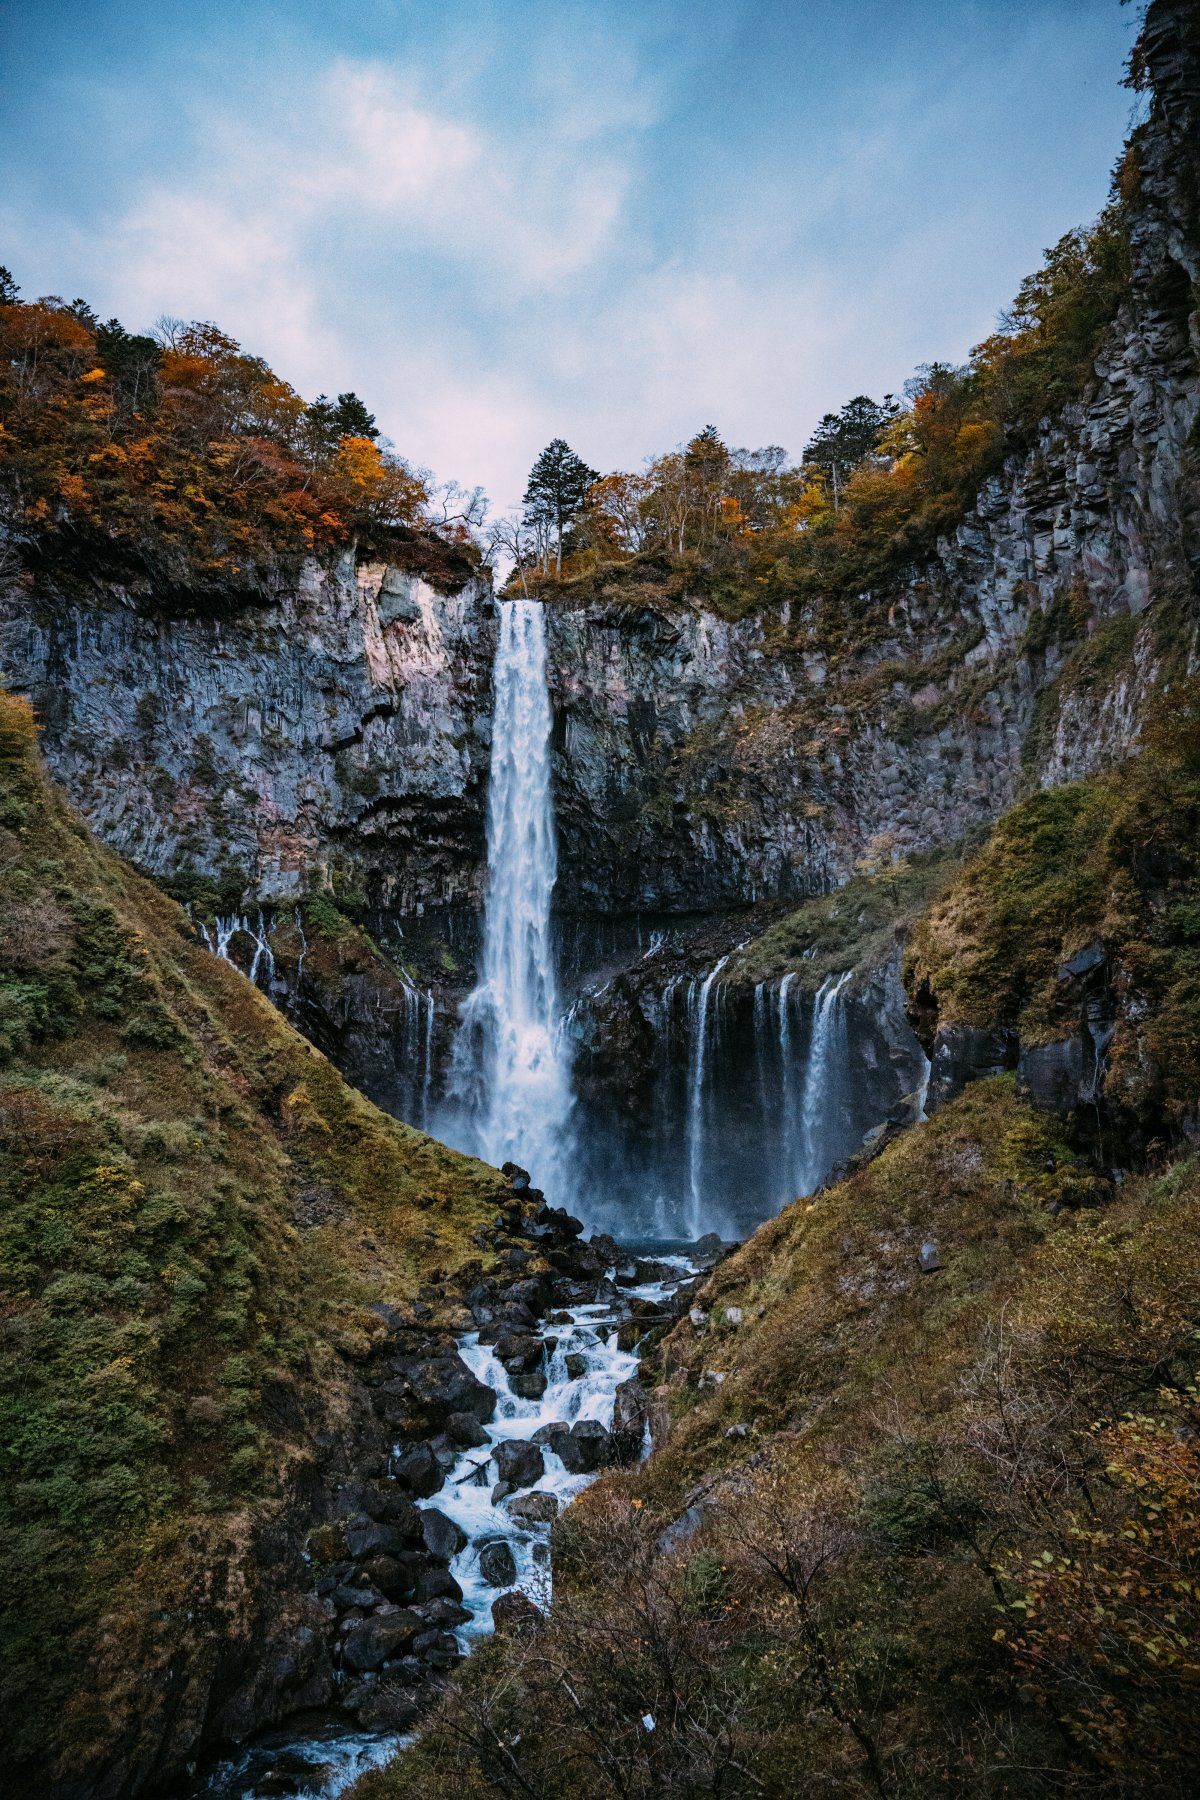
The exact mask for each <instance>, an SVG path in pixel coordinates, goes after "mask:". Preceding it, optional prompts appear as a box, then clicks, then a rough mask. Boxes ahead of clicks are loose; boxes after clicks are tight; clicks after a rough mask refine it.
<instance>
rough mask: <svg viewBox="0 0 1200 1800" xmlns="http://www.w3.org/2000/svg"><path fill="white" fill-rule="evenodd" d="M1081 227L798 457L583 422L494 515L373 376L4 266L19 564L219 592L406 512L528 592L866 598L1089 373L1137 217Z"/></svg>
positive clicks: (3, 418)
mask: <svg viewBox="0 0 1200 1800" xmlns="http://www.w3.org/2000/svg"><path fill="white" fill-rule="evenodd" d="M1135 180H1136V168H1135V162H1134V159H1133V157H1132V156H1128V155H1127V157H1126V159H1125V161H1124V162H1123V163H1122V165H1121V166H1120V167H1119V169H1118V172H1117V178H1116V182H1115V184H1114V194H1113V198H1112V200H1111V202H1110V204H1109V205H1108V206H1107V207H1106V209H1105V211H1104V212H1103V213H1102V214H1101V216H1100V218H1099V219H1098V220H1097V222H1096V223H1095V225H1093V226H1092V227H1090V228H1089V229H1081V230H1076V231H1072V232H1068V233H1067V234H1066V235H1065V236H1064V237H1063V238H1061V239H1060V240H1059V242H1058V243H1057V244H1056V245H1055V246H1054V247H1053V248H1052V249H1051V250H1049V251H1048V252H1047V254H1046V259H1045V262H1044V263H1043V265H1042V267H1041V268H1040V269H1039V270H1038V271H1037V272H1036V273H1035V274H1034V275H1031V276H1029V277H1028V278H1027V279H1026V280H1025V281H1024V282H1023V283H1022V285H1021V288H1020V290H1019V292H1018V294H1017V297H1016V300H1015V302H1014V304H1013V306H1012V308H1011V309H1010V310H1009V311H1008V312H1006V313H1004V314H1002V315H1001V318H1000V320H999V322H998V326H997V329H996V331H995V332H994V333H993V334H992V335H991V336H990V337H988V338H987V339H985V341H984V342H983V343H982V344H980V345H978V346H977V347H976V349H975V350H974V351H973V352H972V354H971V357H970V359H969V360H968V362H967V363H966V364H964V365H962V366H961V367H953V366H950V365H948V364H944V363H934V364H931V365H929V366H927V367H924V368H922V369H920V370H919V371H918V373H917V374H916V375H915V376H914V377H913V379H912V380H911V381H909V382H908V383H907V384H906V386H905V388H904V390H903V394H902V397H901V399H899V400H897V399H895V398H893V396H891V395H886V396H885V397H884V398H883V400H882V401H878V402H877V401H875V400H873V399H871V398H870V397H869V396H867V395H863V394H860V395H857V396H855V397H854V398H853V399H852V400H850V401H849V402H848V403H847V404H846V405H845V406H843V407H842V408H841V410H840V411H839V412H836V413H835V412H830V413H827V414H826V415H825V416H824V418H823V419H821V421H820V422H819V424H818V425H817V427H816V429H815V430H814V431H813V432H812V434H811V436H810V437H809V439H808V442H807V443H806V445H805V448H804V452H803V455H802V456H801V458H800V460H799V461H798V462H793V461H792V460H790V458H789V456H788V454H787V452H786V451H785V450H784V449H782V448H781V447H780V446H779V445H775V444H772V445H768V446H766V447H765V448H761V449H737V448H732V447H730V446H728V445H727V444H726V443H725V442H724V440H723V438H722V437H721V435H720V433H719V432H718V430H717V429H716V427H715V426H713V425H706V426H705V427H704V428H703V429H702V430H701V431H699V432H697V433H696V435H695V436H694V437H693V438H692V439H691V440H690V441H689V442H688V443H686V444H684V445H680V446H678V447H677V448H676V449H673V450H669V451H667V452H665V453H664V454H662V455H658V456H653V457H650V458H649V459H647V461H646V463H645V465H644V467H643V468H641V469H640V470H615V471H612V472H610V473H608V474H603V475H602V474H601V473H600V472H599V471H598V470H596V469H593V468H591V467H590V466H589V465H588V464H587V463H586V462H585V461H584V459H583V458H582V457H580V456H579V455H578V454H577V453H576V452H575V451H574V450H573V449H572V448H571V447H570V446H569V445H568V444H567V443H566V442H565V441H564V440H563V439H562V438H555V439H554V440H553V441H552V442H551V443H550V444H549V445H548V446H547V447H546V449H545V450H544V451H543V452H542V453H541V455H540V456H539V457H538V458H537V461H536V462H535V464H534V466H533V469H532V470H531V472H530V476H529V482H528V486H527V489H526V492H525V497H524V503H523V506H522V507H521V508H520V509H519V510H516V511H514V512H513V513H511V514H509V515H508V516H505V517H502V518H499V519H497V520H495V521H494V522H493V523H492V524H491V527H490V529H488V530H486V532H485V521H486V516H487V502H486V500H485V498H484V496H483V493H482V491H481V490H480V489H478V488H475V489H471V490H466V489H463V488H461V487H460V486H459V485H458V484H457V483H456V482H449V483H446V484H443V485H440V486H439V485H438V484H437V483H435V482H434V480H433V478H432V477H431V476H430V474H429V473H428V472H427V471H425V470H423V469H421V468H418V467H416V466H415V465H413V464H412V463H410V462H409V461H407V460H406V459H405V458H404V457H403V456H402V455H400V454H399V453H398V452H397V451H396V450H395V449H394V448H393V447H392V446H391V445H390V444H389V443H388V442H387V440H386V439H384V438H383V437H382V436H381V434H380V432H379V429H378V427H377V425H376V422H375V419H374V417H373V416H372V414H371V413H370V411H369V410H368V408H367V406H366V404H365V403H364V402H363V401H362V400H361V399H360V398H359V397H358V396H357V395H356V394H354V393H343V394H339V395H338V397H337V399H336V400H330V399H329V398H328V397H327V396H325V395H320V396H318V398H317V399H316V400H315V401H313V402H311V403H307V402H305V401H304V400H303V399H302V398H301V396H300V395H299V394H298V393H297V392H296V391H295V389H294V388H292V387H291V386H290V385H289V384H288V383H287V382H286V381H284V380H283V379H282V378H281V377H280V376H278V375H276V374H275V373H274V371H273V370H272V369H271V368H270V367H269V366H268V364H267V363H266V362H265V361H264V360H263V359H262V358H261V357H257V356H253V355H251V354H249V353H248V352H246V351H245V350H243V349H242V347H241V346H240V345H239V344H238V343H237V342H236V341H235V340H234V339H233V338H231V337H230V336H228V335H227V334H226V333H225V332H223V331H221V330H220V329H219V328H218V327H217V326H216V325H214V324H211V323H207V322H203V321H192V322H190V323H185V322H183V321H181V320H177V319H169V318H167V319H162V320H160V321H159V322H158V324H157V326H156V327H155V329H154V330H153V332H152V333H149V334H142V333H135V332H129V331H127V330H126V329H125V328H124V327H123V326H122V325H121V324H120V322H119V321H118V320H116V319H110V320H108V321H107V322H102V321H101V320H100V319H99V318H98V317H97V315H96V314H95V313H94V312H93V311H92V309H91V308H90V306H88V304H87V303H86V301H84V300H78V299H77V300H73V301H70V302H67V301H64V300H62V299H60V298H59V297H57V296H54V295H51V296H46V297H43V298H41V299H37V300H33V301H22V300H21V298H20V295H19V293H18V290H17V288H16V286H15V284H14V282H13V280H12V278H11V276H10V275H9V273H8V271H7V270H0V533H2V536H0V561H7V562H8V564H9V565H10V566H18V565H19V564H20V562H21V561H23V560H34V561H41V562H44V561H46V560H48V559H53V558H54V557H55V555H56V554H57V555H65V556H66V557H68V558H70V557H72V556H74V557H76V558H78V557H80V556H81V555H84V556H86V557H87V558H88V559H89V561H88V566H89V567H90V568H94V567H95V566H96V560H97V557H98V556H99V557H100V559H101V560H103V556H104V555H105V554H106V553H107V554H108V555H109V556H115V557H116V559H117V560H118V562H119V561H120V559H121V558H122V557H125V558H126V559H127V560H128V561H129V562H130V563H131V564H133V565H134V566H136V567H140V568H142V569H148V570H149V571H150V572H151V573H159V574H162V573H163V572H167V573H168V574H170V573H171V572H172V571H175V572H179V571H183V572H184V585H186V582H187V578H188V577H189V576H190V577H191V578H192V579H195V580H197V581H198V582H199V583H200V584H201V585H207V586H208V587H209V588H211V589H213V590H217V589H219V588H220V586H221V583H222V582H223V581H228V582H229V583H231V585H233V586H234V587H236V586H237V585H239V582H240V580H241V578H242V577H243V576H244V575H245V572H246V571H247V569H250V568H255V567H262V566H265V565H269V564H271V563H273V562H275V561H277V560H278V559H280V558H287V557H289V556H300V555H303V554H304V553H306V552H309V551H322V550H329V549H332V548H335V547H336V546H338V545H339V544H349V543H352V542H353V543H358V544H360V545H362V544H364V543H365V544H367V545H370V544H373V543H379V542H380V541H381V540H382V539H383V538H385V537H391V538H394V537H395V535H396V534H397V533H402V534H407V535H409V536H411V535H412V534H413V533H415V532H420V533H423V534H425V535H427V536H428V535H436V536H438V537H440V538H441V539H443V540H448V541H449V542H451V543H456V544H458V545H460V546H461V547H462V548H463V549H464V550H465V551H467V552H468V553H469V554H471V555H478V553H479V551H480V550H481V549H482V550H484V551H485V552H486V553H488V554H490V555H492V556H493V557H494V558H496V559H501V558H502V559H505V560H507V561H508V562H509V563H510V564H511V565H512V574H511V576H510V578H509V585H510V590H511V588H512V587H513V586H514V585H516V586H517V587H518V588H519V589H523V590H524V591H525V592H544V591H546V589H547V587H548V585H550V584H553V585H554V586H557V584H558V583H560V582H563V581H571V580H578V579H579V578H581V577H583V578H586V577H589V576H594V575H596V574H598V573H599V572H601V571H604V570H611V569H614V568H619V567H620V566H621V565H623V564H632V565H639V566H644V565H645V564H646V562H647V560H648V559H649V560H650V561H651V562H652V563H656V564H658V565H660V566H661V565H662V564H663V563H664V562H665V563H666V564H667V566H668V567H673V568H676V569H680V568H682V569H683V570H684V572H685V573H687V574H691V573H695V574H697V575H699V576H701V577H703V578H705V579H707V581H708V582H709V584H710V588H711V589H712V591H714V592H715V593H718V594H720V593H721V592H722V590H723V593H724V599H725V603H726V604H727V605H730V604H732V606H733V609H734V610H748V609H749V608H750V607H752V606H755V605H758V604H762V603H763V602H767V601H770V600H772V599H776V598H784V597H791V596H795V595H797V594H799V595H800V596H801V597H803V596H804V594H805V593H806V592H807V591H810V590H811V591H813V592H819V593H822V594H825V595H831V594H832V595H833V596H835V597H836V596H839V595H840V596H842V597H843V598H844V599H846V600H849V598H850V597H851V596H853V595H854V594H856V593H861V592H863V591H865V590H868V589H870V588H871V587H872V586H874V585H876V584H877V583H878V582H879V581H880V580H882V579H885V578H886V576H887V575H888V573H889V572H891V571H892V570H894V569H895V568H896V566H897V565H898V563H900V562H903V561H905V560H908V559H911V558H912V557H914V556H916V555H919V554H920V553H921V552H922V551H924V550H927V549H928V548H930V547H931V546H932V543H933V541H934V539H935V538H936V536H937V535H938V534H939V533H940V532H942V531H944V530H945V529H947V528H948V527H949V526H951V525H952V524H953V523H954V522H955V521H956V519H957V518H958V517H960V516H961V514H962V512H963V509H964V508H965V507H966V506H967V505H968V504H969V503H970V500H971V498H972V496H973V495H974V494H975V493H976V492H977V491H978V488H979V486H980V484H981V482H982V481H983V480H985V479H986V478H987V476H988V475H989V474H990V473H992V472H993V471H994V470H995V469H997V468H998V467H999V466H1000V464H1001V462H1002V461H1003V458H1004V457H1005V455H1006V454H1008V453H1009V452H1010V451H1012V450H1014V449H1020V448H1021V447H1022V446H1023V444H1025V443H1027V442H1028V441H1029V437H1030V433H1031V432H1032V430H1033V428H1034V427H1035V426H1036V424H1037V422H1038V420H1039V419H1040V418H1042V417H1044V416H1046V415H1047V414H1052V413H1053V412H1054V411H1055V410H1056V409H1058V408H1059V407H1061V406H1062V405H1063V404H1064V403H1065V402H1067V401H1069V400H1070V399H1072V398H1073V397H1074V396H1076V395H1077V394H1078V393H1079V391H1080V390H1081V388H1082V387H1083V386H1084V385H1085V383H1086V381H1087V379H1088V378H1089V376H1090V374H1091V371H1092V367H1093V362H1094V358H1095V355H1096V352H1097V350H1098V348H1099V344H1100V340H1101V337H1102V335H1103V332H1104V329H1105V327H1106V326H1107V325H1108V323H1109V322H1110V321H1111V319H1112V318H1113V316H1114V314H1115V312H1116V310H1117V307H1118V306H1119V304H1120V301H1121V299H1122V298H1123V296H1124V295H1125V293H1126V292H1127V289H1128V281H1129V257H1128V244H1127V238H1126V232H1125V224H1124V213H1125V206H1126V202H1127V200H1128V197H1129V192H1130V190H1131V188H1132V185H1133V183H1134V182H1135Z"/></svg>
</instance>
